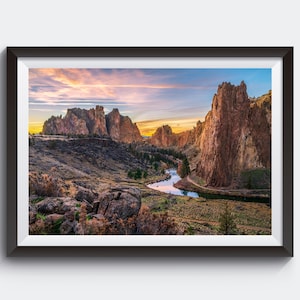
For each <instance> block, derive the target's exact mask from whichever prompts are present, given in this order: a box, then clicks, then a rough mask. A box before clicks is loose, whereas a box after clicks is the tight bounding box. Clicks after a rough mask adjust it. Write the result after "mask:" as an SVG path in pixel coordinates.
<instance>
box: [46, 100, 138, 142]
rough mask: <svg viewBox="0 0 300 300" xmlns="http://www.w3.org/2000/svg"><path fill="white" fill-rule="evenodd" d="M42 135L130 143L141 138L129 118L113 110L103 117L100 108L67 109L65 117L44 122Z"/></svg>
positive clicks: (102, 110) (52, 118) (102, 111)
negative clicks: (107, 137)
mask: <svg viewBox="0 0 300 300" xmlns="http://www.w3.org/2000/svg"><path fill="white" fill-rule="evenodd" d="M42 133H43V134H62V135H97V136H110V137H111V138H112V139H113V140H114V141H118V142H125V143H130V142H133V141H140V140H142V137H141V135H140V132H139V129H138V128H137V126H136V124H133V123H132V121H131V120H130V118H129V117H127V116H122V115H120V113H119V111H118V109H113V110H112V112H110V113H109V114H108V115H106V116H105V113H104V109H103V107H102V106H98V105H97V106H96V109H94V108H92V109H90V110H86V109H81V108H72V109H68V110H67V113H66V115H65V117H61V116H60V117H54V116H52V117H51V118H49V119H48V120H47V121H45V123H44V126H43V131H42Z"/></svg>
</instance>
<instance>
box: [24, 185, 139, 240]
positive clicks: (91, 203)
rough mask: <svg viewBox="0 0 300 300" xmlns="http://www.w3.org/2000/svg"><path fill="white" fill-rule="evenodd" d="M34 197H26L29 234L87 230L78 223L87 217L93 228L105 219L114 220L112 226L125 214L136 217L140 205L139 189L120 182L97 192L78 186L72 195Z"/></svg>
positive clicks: (75, 232)
mask: <svg viewBox="0 0 300 300" xmlns="http://www.w3.org/2000/svg"><path fill="white" fill-rule="evenodd" d="M38 200H39V198H34V197H32V198H31V199H30V205H29V224H30V226H29V229H30V234H41V233H44V234H45V233H47V234H85V233H87V234H89V232H88V231H86V232H84V233H83V232H82V230H83V229H85V228H83V224H79V223H83V222H84V223H85V220H86V218H87V217H88V219H90V220H91V225H93V224H94V225H96V227H97V230H100V229H101V227H102V226H104V223H105V222H106V224H109V223H107V222H112V221H113V222H116V224H114V225H115V226H116V225H117V224H119V223H120V222H121V223H122V222H123V221H126V220H127V219H128V218H132V217H137V215H138V214H139V211H140V208H141V192H140V190H139V189H136V188H132V187H121V186H120V187H114V188H111V189H107V190H105V191H103V192H102V193H100V194H97V193H94V192H93V191H88V190H82V189H81V190H79V192H78V193H77V195H76V199H74V198H72V197H46V198H45V199H43V200H41V201H38ZM37 201H38V202H37ZM83 204H84V208H83V206H82V205H83ZM99 220H101V222H100V223H98V221H99ZM121 220H123V221H121ZM103 222H104V223H103ZM79 225H81V226H79ZM113 227H114V226H113V225H112V228H113ZM95 230H96V228H95ZM97 230H96V231H95V232H98V231H97ZM100 231H101V230H100ZM100 231H99V232H100Z"/></svg>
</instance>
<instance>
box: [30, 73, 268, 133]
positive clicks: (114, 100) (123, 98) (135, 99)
mask: <svg viewBox="0 0 300 300" xmlns="http://www.w3.org/2000/svg"><path fill="white" fill-rule="evenodd" d="M242 80H244V81H245V83H246V85H247V92H248V95H249V96H250V97H258V96H261V95H263V94H265V93H267V92H268V91H269V90H270V89H272V87H271V69H29V132H30V133H36V132H40V131H41V129H42V125H43V123H44V121H45V120H47V119H48V118H50V117H51V116H52V115H54V116H58V115H62V116H64V115H65V113H66V111H67V109H68V108H73V107H79V108H85V109H90V108H93V107H95V106H96V105H101V106H103V107H104V110H105V113H106V114H107V113H109V112H110V111H111V110H112V109H113V108H118V109H119V111H120V113H121V114H122V115H125V116H129V117H130V118H131V119H132V121H133V122H136V123H137V125H138V127H139V129H140V131H141V134H142V135H151V134H152V133H153V132H154V130H155V129H156V128H157V127H159V126H161V125H164V124H168V125H170V126H171V127H172V129H173V131H174V132H180V131H184V130H187V129H191V128H193V126H195V124H196V122H197V121H198V120H204V117H205V115H206V114H207V112H208V111H209V110H210V108H211V102H212V98H213V95H214V94H215V93H216V92H217V88H218V85H219V84H221V83H222V82H224V81H227V82H231V83H232V84H235V85H238V84H240V82H241V81H242Z"/></svg>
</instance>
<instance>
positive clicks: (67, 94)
mask: <svg viewBox="0 0 300 300" xmlns="http://www.w3.org/2000/svg"><path fill="white" fill-rule="evenodd" d="M7 196H8V197H7V255H9V256H123V257H124V256H132V257H135V256H165V257H166V256H170V257H171V256H182V257H184V256H219V257H220V256H232V257H240V256H255V257H257V256H263V257H270V256H277V257H279V256H288V257H291V256H293V48H292V47H227V48H225V47H101V48H97V47H82V48H78V47H53V48H52V47H8V48H7Z"/></svg>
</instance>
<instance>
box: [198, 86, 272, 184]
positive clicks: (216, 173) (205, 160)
mask: <svg viewBox="0 0 300 300" xmlns="http://www.w3.org/2000/svg"><path fill="white" fill-rule="evenodd" d="M266 98H267V99H266V101H263V102H266V103H264V104H263V103H260V102H259V101H256V102H251V101H250V99H249V97H248V95H247V90H246V85H245V83H244V82H242V83H241V84H240V85H239V86H234V85H232V84H230V83H226V82H225V83H223V84H221V85H220V86H219V87H218V91H217V94H216V95H215V96H214V98H213V102H212V108H211V111H210V112H209V113H208V114H207V115H206V118H205V125H204V128H203V130H202V133H201V135H200V137H198V141H197V142H198V145H199V148H200V157H199V162H198V164H197V167H196V173H197V175H198V176H200V177H201V178H203V179H204V180H205V181H206V183H207V184H208V185H210V186H214V187H217V186H225V187H226V186H230V185H231V184H232V183H233V180H234V179H235V178H237V177H238V176H239V174H241V172H242V171H244V170H250V169H258V168H270V157H271V155H270V150H271V149H270V145H271V143H270V142H271V124H270V120H271V118H270V110H271V96H270V97H266Z"/></svg>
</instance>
